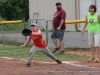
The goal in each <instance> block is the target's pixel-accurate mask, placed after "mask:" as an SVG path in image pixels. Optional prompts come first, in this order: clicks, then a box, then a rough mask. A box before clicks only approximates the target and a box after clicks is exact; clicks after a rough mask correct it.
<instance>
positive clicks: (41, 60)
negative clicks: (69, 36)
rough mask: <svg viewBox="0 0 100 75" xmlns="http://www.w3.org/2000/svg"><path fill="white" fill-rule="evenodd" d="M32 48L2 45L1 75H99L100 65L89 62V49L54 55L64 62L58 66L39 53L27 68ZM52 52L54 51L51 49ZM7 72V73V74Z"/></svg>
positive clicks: (70, 50)
mask: <svg viewBox="0 0 100 75" xmlns="http://www.w3.org/2000/svg"><path fill="white" fill-rule="evenodd" d="M30 48H31V46H27V47H25V48H21V47H20V45H6V44H0V75H23V74H24V75H33V74H35V75H58V74H59V75H66V74H67V75H99V74H100V68H99V67H100V63H95V62H90V63H88V62H87V60H88V59H89V58H90V56H91V54H90V51H89V50H88V49H75V48H74V49H65V54H63V55H60V54H58V53H54V55H55V56H56V57H57V58H59V59H60V60H62V62H63V64H57V63H56V62H55V61H53V60H52V59H51V58H49V57H48V56H46V55H45V54H43V53H42V52H38V53H36V54H35V56H34V58H33V62H32V65H31V67H29V68H26V67H25V64H26V63H27V58H28V54H29V51H30ZM50 50H51V51H52V50H53V49H50ZM5 71H6V72H5Z"/></svg>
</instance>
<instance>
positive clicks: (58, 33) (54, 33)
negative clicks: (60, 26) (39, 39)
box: [51, 29, 65, 40]
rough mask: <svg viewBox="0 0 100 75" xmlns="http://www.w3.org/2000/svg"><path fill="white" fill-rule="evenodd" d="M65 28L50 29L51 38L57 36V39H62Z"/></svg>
mask: <svg viewBox="0 0 100 75" xmlns="http://www.w3.org/2000/svg"><path fill="white" fill-rule="evenodd" d="M64 32H65V30H56V29H53V30H52V34H51V38H57V39H59V40H63V36H64Z"/></svg>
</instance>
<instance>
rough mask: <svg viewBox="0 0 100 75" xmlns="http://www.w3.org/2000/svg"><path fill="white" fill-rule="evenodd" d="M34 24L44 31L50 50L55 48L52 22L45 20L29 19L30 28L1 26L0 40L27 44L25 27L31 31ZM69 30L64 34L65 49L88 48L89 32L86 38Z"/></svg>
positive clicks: (16, 25) (18, 25)
mask: <svg viewBox="0 0 100 75" xmlns="http://www.w3.org/2000/svg"><path fill="white" fill-rule="evenodd" d="M32 23H37V24H38V27H39V28H40V30H41V31H42V33H43V35H44V38H45V40H46V42H47V44H48V46H49V48H54V47H55V46H54V44H53V41H52V39H51V33H52V20H47V21H46V20H45V19H38V20H37V19H29V20H28V26H27V25H25V24H24V23H22V24H11V25H9V24H7V25H0V40H14V41H17V42H25V40H26V38H27V37H25V36H23V35H22V33H21V32H22V30H23V29H24V28H25V27H26V28H29V29H30V25H31V24H32ZM67 29H68V27H67ZM67 29H66V30H65V34H64V42H65V48H88V32H85V34H84V36H82V35H81V32H75V31H67ZM59 43H60V42H59V40H58V44H59ZM59 46H60V44H59Z"/></svg>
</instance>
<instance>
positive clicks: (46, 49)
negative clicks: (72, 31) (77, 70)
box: [42, 47, 62, 64]
mask: <svg viewBox="0 0 100 75" xmlns="http://www.w3.org/2000/svg"><path fill="white" fill-rule="evenodd" d="M42 52H43V53H45V54H46V55H47V56H49V57H50V58H52V59H53V60H55V61H56V62H57V63H58V64H62V62H61V61H60V60H58V59H57V58H56V57H55V56H54V55H53V54H52V53H51V52H50V50H49V49H48V47H46V48H44V49H43V50H42Z"/></svg>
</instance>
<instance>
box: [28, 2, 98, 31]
mask: <svg viewBox="0 0 100 75" xmlns="http://www.w3.org/2000/svg"><path fill="white" fill-rule="evenodd" d="M56 2H61V3H62V7H63V9H64V10H65V11H66V14H67V15H66V20H79V19H85V16H86V14H87V13H88V8H89V6H90V5H91V4H95V5H96V6H97V11H98V12H100V0H29V17H30V19H33V18H35V19H36V18H37V17H38V19H45V20H46V21H47V20H52V18H53V14H54V12H55V11H56V6H55V3H56ZM39 25H40V28H45V21H44V22H42V21H41V24H39ZM82 26H83V24H80V25H78V28H82ZM48 29H49V30H51V29H52V22H50V21H49V28H48ZM66 31H76V29H75V24H71V25H69V24H68V25H67V26H66Z"/></svg>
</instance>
